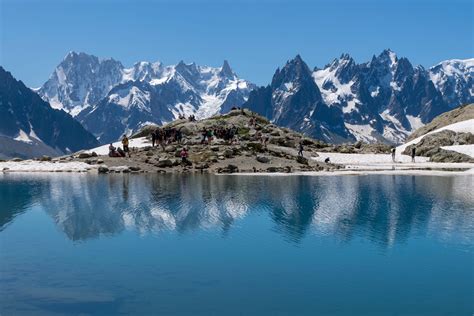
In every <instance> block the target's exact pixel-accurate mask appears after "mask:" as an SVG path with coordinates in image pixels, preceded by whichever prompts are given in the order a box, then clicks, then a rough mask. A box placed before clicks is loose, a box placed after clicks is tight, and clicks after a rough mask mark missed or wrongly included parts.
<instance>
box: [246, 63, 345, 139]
mask: <svg viewBox="0 0 474 316" xmlns="http://www.w3.org/2000/svg"><path fill="white" fill-rule="evenodd" d="M243 107H246V108H249V109H251V110H253V111H255V112H257V113H259V114H261V115H263V116H266V117H268V118H269V119H270V120H272V121H273V122H274V123H275V124H276V125H281V126H286V127H289V128H292V129H294V130H296V131H299V132H303V133H308V134H310V135H312V136H314V137H317V138H319V139H323V140H325V141H337V140H339V139H352V138H351V136H350V134H349V132H348V130H347V129H346V128H345V126H344V121H343V117H342V112H341V111H340V109H338V108H330V107H329V106H328V105H326V104H325V103H324V101H323V99H322V96H321V92H320V91H319V88H318V86H317V85H316V83H315V82H314V80H313V77H312V74H311V71H310V69H309V68H308V66H307V65H306V63H305V62H304V61H303V60H302V59H301V57H300V56H299V55H298V56H296V57H295V59H293V60H291V61H288V62H287V63H286V65H285V67H283V68H282V69H281V70H280V69H277V71H276V72H275V74H274V76H273V80H272V83H271V85H270V86H268V87H266V88H260V89H258V90H255V91H253V92H252V93H251V94H250V96H249V100H248V101H247V102H246V103H245V104H244V105H243ZM308 112H309V113H308Z"/></svg>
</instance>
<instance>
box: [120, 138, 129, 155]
mask: <svg viewBox="0 0 474 316" xmlns="http://www.w3.org/2000/svg"><path fill="white" fill-rule="evenodd" d="M122 145H123V151H124V152H126V153H128V157H131V156H130V149H129V148H128V137H127V135H123V138H122Z"/></svg>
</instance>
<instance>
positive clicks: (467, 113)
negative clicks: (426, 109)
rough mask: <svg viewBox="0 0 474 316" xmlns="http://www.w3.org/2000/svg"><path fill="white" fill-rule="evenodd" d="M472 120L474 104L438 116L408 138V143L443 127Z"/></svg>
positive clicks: (473, 117)
mask: <svg viewBox="0 0 474 316" xmlns="http://www.w3.org/2000/svg"><path fill="white" fill-rule="evenodd" d="M470 119H474V104H468V105H463V106H460V107H458V108H456V109H454V110H452V111H449V112H446V113H443V114H441V115H439V116H437V117H436V118H434V119H433V120H432V121H431V122H430V123H428V124H426V125H425V126H423V127H420V128H419V129H417V130H416V131H414V132H413V133H412V134H411V135H410V136H409V137H408V139H407V141H410V140H412V139H415V138H417V137H420V136H422V135H425V134H426V133H429V132H431V131H434V130H436V129H439V128H441V127H444V126H447V125H450V124H454V123H458V122H462V121H466V120H470Z"/></svg>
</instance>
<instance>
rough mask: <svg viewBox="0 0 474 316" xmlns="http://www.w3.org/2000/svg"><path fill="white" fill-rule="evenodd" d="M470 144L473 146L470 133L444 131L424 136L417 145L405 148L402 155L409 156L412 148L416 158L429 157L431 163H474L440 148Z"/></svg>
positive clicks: (471, 159)
mask: <svg viewBox="0 0 474 316" xmlns="http://www.w3.org/2000/svg"><path fill="white" fill-rule="evenodd" d="M472 144H474V135H473V134H472V133H456V132H453V131H450V130H444V131H441V132H438V133H434V134H429V135H426V136H425V137H423V138H422V139H421V140H420V141H419V142H418V143H417V144H413V145H410V146H407V147H406V148H405V150H404V151H403V154H405V155H410V154H411V150H412V148H413V147H415V148H416V151H415V152H416V155H417V156H424V157H430V161H432V162H474V159H473V158H471V157H470V156H468V155H465V154H461V153H457V152H453V151H449V150H445V149H442V148H441V147H443V146H452V145H472Z"/></svg>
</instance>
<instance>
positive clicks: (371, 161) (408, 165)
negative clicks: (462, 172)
mask: <svg viewBox="0 0 474 316" xmlns="http://www.w3.org/2000/svg"><path fill="white" fill-rule="evenodd" d="M400 153H401V152H399V151H397V154H396V156H395V162H392V156H391V155H390V154H341V153H326V152H318V155H319V157H316V158H312V159H314V160H316V161H319V162H324V160H325V159H326V158H329V159H330V161H331V163H336V164H343V165H345V166H346V169H351V170H354V169H355V170H358V169H359V170H360V169H363V170H408V169H413V168H432V169H443V168H465V169H472V168H474V163H439V162H429V158H428V157H416V158H415V163H412V162H411V157H410V156H407V155H401V154H400Z"/></svg>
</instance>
